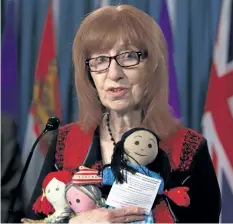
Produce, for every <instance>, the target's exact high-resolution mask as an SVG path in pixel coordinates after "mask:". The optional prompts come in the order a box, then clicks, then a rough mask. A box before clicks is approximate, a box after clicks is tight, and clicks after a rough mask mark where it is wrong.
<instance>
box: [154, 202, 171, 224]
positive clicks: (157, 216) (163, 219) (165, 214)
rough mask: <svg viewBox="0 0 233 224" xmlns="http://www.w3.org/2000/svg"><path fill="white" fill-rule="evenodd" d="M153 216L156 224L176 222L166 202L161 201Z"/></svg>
mask: <svg viewBox="0 0 233 224" xmlns="http://www.w3.org/2000/svg"><path fill="white" fill-rule="evenodd" d="M152 214H153V217H154V222H156V223H174V222H175V220H174V219H173V217H172V215H171V213H170V211H169V209H168V207H167V204H166V202H165V201H164V200H162V201H160V203H159V204H157V205H156V206H155V208H154V209H153V211H152Z"/></svg>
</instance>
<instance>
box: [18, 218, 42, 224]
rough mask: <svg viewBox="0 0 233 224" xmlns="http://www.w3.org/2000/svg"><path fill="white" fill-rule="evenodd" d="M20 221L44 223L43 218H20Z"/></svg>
mask: <svg viewBox="0 0 233 224" xmlns="http://www.w3.org/2000/svg"><path fill="white" fill-rule="evenodd" d="M21 222H22V223H37V224H38V223H44V220H43V219H41V220H33V219H27V218H23V219H21Z"/></svg>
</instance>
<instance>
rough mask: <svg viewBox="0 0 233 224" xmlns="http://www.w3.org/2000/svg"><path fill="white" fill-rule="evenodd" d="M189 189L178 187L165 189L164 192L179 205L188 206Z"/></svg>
mask: <svg viewBox="0 0 233 224" xmlns="http://www.w3.org/2000/svg"><path fill="white" fill-rule="evenodd" d="M188 191H189V188H188V187H176V188H173V189H171V190H169V191H167V190H165V191H164V192H163V194H164V195H166V196H167V197H168V198H170V199H171V200H172V201H173V202H175V203H176V204H177V205H179V206H184V207H188V206H189V204H190V198H189V195H188Z"/></svg>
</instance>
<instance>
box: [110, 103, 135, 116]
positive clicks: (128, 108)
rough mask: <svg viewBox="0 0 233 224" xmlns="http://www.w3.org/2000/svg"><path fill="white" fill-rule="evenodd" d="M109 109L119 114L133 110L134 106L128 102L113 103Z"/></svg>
mask: <svg viewBox="0 0 233 224" xmlns="http://www.w3.org/2000/svg"><path fill="white" fill-rule="evenodd" d="M109 109H110V110H111V111H114V112H116V113H118V114H126V113H129V112H131V111H132V110H133V106H132V105H127V104H117V105H111V106H110V107H109Z"/></svg>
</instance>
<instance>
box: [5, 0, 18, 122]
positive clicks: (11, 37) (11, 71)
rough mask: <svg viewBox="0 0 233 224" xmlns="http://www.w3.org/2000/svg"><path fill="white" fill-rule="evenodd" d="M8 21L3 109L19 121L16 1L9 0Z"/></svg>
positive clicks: (6, 25)
mask: <svg viewBox="0 0 233 224" xmlns="http://www.w3.org/2000/svg"><path fill="white" fill-rule="evenodd" d="M7 3H8V4H7V14H6V20H5V21H6V23H5V27H4V33H3V41H2V56H1V64H2V78H1V79H2V80H1V82H2V83H1V95H2V96H1V100H2V103H1V111H2V112H5V113H7V114H10V115H11V116H13V118H14V119H15V120H16V121H18V118H19V117H18V114H19V107H18V106H19V97H18V96H19V88H18V67H17V41H16V27H15V22H16V18H15V1H7Z"/></svg>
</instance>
